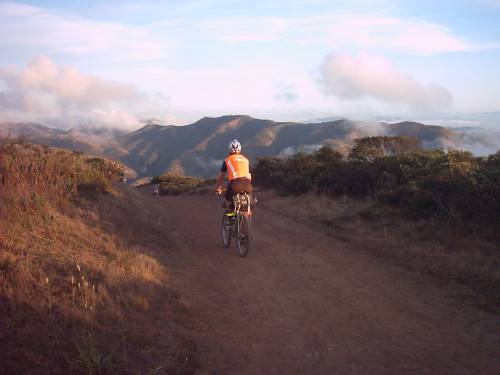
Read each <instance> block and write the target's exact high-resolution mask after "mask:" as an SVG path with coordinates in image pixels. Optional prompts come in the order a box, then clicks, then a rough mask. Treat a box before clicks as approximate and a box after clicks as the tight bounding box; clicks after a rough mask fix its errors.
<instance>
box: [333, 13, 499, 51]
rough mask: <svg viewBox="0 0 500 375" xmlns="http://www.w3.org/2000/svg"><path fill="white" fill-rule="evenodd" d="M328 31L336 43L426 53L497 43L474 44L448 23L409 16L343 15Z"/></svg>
mask: <svg viewBox="0 0 500 375" xmlns="http://www.w3.org/2000/svg"><path fill="white" fill-rule="evenodd" d="M328 32H329V39H330V41H331V42H332V43H333V45H334V46H345V45H357V46H358V47H362V48H377V49H380V48H385V49H390V50H397V51H405V52H412V53H417V54H424V55H428V54H434V53H445V52H461V51H462V52H463V51H472V50H478V49H484V48H490V47H493V46H494V45H491V44H488V45H486V44H471V43H469V42H467V41H465V40H463V39H462V38H460V37H457V36H455V35H453V33H452V32H451V31H450V30H449V29H448V28H447V27H445V26H442V25H439V24H434V23H430V22H425V21H421V20H415V19H406V18H394V17H372V16H360V15H342V16H337V17H334V18H333V20H332V22H331V24H330V27H329V31H328Z"/></svg>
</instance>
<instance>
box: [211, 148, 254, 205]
mask: <svg viewBox="0 0 500 375" xmlns="http://www.w3.org/2000/svg"><path fill="white" fill-rule="evenodd" d="M228 150H229V155H228V157H227V158H226V160H224V162H223V163H222V166H221V168H220V173H219V176H217V182H216V185H215V192H216V193H219V194H220V193H221V192H222V185H223V183H224V176H225V174H226V172H227V179H228V181H229V184H228V186H227V190H226V194H225V195H224V197H225V198H226V200H227V201H228V202H231V201H232V198H233V195H235V194H237V193H249V194H250V193H251V192H252V191H253V187H252V177H251V175H250V162H249V161H248V159H247V158H246V157H244V156H243V155H242V154H241V143H240V142H239V141H238V140H237V139H235V140H234V141H231V142H229V145H228Z"/></svg>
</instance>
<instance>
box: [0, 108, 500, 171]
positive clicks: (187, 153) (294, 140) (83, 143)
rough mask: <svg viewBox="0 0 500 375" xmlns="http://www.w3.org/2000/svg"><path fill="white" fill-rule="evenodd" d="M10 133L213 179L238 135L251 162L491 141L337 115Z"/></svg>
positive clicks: (24, 126) (7, 128)
mask: <svg viewBox="0 0 500 375" xmlns="http://www.w3.org/2000/svg"><path fill="white" fill-rule="evenodd" d="M7 135H10V136H22V137H24V138H26V139H27V140H28V141H30V142H33V143H37V144H47V145H49V146H55V147H62V148H67V149H71V150H77V151H82V152H86V153H90V154H95V155H100V156H108V157H112V158H116V159H119V160H121V161H122V162H124V163H125V164H126V165H128V166H129V167H130V168H132V169H133V170H134V171H136V172H137V175H138V177H143V176H155V175H159V174H161V173H164V172H171V173H178V174H186V175H193V176H200V177H212V176H214V175H215V174H216V173H217V171H218V169H219V167H220V165H221V164H222V161H223V159H224V158H225V156H226V145H227V143H228V141H229V140H231V139H234V138H237V139H239V140H240V141H241V142H242V144H243V152H244V153H245V155H247V156H248V157H249V158H250V159H251V160H254V159H255V158H256V157H258V156H264V155H275V156H290V155H293V154H294V153H296V152H299V151H302V152H312V151H314V150H316V149H318V148H319V147H321V146H322V145H330V146H332V147H334V148H337V149H343V148H344V147H345V146H346V145H351V144H352V143H353V141H354V139H356V138H360V137H363V136H375V135H405V136H412V137H415V138H417V139H419V140H420V142H421V145H422V146H423V147H424V148H436V147H437V148H439V147H444V148H446V147H449V146H451V145H456V146H460V145H465V146H474V145H476V146H477V145H478V144H479V145H484V142H485V140H484V139H482V137H483V135H482V133H477V132H461V131H458V130H452V129H449V128H445V127H441V126H433V125H424V124H421V123H417V122H400V123H396V124H388V123H380V122H362V121H351V120H347V119H336V120H334V121H326V122H321V123H296V122H275V121H271V120H261V119H255V118H252V117H250V116H245V115H231V116H222V117H215V118H213V117H204V118H202V119H200V120H199V121H197V122H195V123H193V124H190V125H186V126H172V125H167V126H164V125H158V124H154V123H152V122H149V123H148V124H147V125H145V126H144V127H142V128H140V129H138V130H136V131H134V132H132V133H125V132H124V131H121V130H116V129H103V128H95V127H85V128H77V129H72V130H67V131H66V130H57V129H51V128H47V127H44V126H43V125H40V124H33V123H6V124H0V136H4V137H5V136H7ZM490 143H491V142H490ZM490 146H491V147H490ZM485 147H486V149H485V151H486V150H490V149H491V150H495V147H498V143H495V141H493V144H490V145H489V146H488V145H486V146H485ZM491 152H494V151H491Z"/></svg>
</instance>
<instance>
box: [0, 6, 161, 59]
mask: <svg viewBox="0 0 500 375" xmlns="http://www.w3.org/2000/svg"><path fill="white" fill-rule="evenodd" d="M169 45H170V44H169V43H167V42H166V41H165V40H161V39H160V38H158V37H156V36H155V35H154V34H153V32H152V30H151V29H150V28H148V27H147V26H130V25H128V26H125V25H122V24H119V23H113V22H98V21H92V20H87V19H84V18H80V17H74V16H66V15H59V14H57V13H53V12H49V11H46V10H44V9H42V8H39V7H35V6H29V5H22V4H16V3H0V48H18V49H20V48H22V49H23V50H24V51H29V53H31V54H42V53H43V54H70V55H75V54H76V55H78V54H87V55H89V54H94V55H99V57H100V58H102V57H110V58H113V59H114V60H115V61H118V60H120V59H122V60H123V59H135V60H147V59H157V58H162V57H165V55H166V51H167V49H168V47H169Z"/></svg>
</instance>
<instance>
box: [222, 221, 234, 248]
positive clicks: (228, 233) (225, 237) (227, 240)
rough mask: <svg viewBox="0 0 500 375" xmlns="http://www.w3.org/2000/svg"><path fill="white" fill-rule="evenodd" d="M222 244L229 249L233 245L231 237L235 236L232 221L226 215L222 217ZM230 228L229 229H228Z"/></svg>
mask: <svg viewBox="0 0 500 375" xmlns="http://www.w3.org/2000/svg"><path fill="white" fill-rule="evenodd" d="M221 227H222V228H221V229H222V243H223V245H224V247H225V248H228V247H229V245H231V237H232V236H233V233H232V231H233V230H232V227H233V226H232V223H231V219H230V218H229V217H228V216H227V215H226V213H224V214H223V215H222V226H221ZM227 228H229V229H227Z"/></svg>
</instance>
